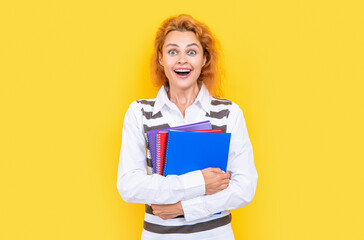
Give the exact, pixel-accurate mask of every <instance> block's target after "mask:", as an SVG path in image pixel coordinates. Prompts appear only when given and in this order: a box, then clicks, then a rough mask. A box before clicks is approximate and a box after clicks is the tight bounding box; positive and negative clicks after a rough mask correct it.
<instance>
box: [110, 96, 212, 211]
mask: <svg viewBox="0 0 364 240" xmlns="http://www.w3.org/2000/svg"><path fill="white" fill-rule="evenodd" d="M141 118H142V113H141V108H140V106H139V104H138V103H137V102H133V103H132V104H130V106H129V109H128V110H127V112H126V114H125V118H124V126H123V133H122V146H121V150H120V159H119V168H118V177H117V188H118V190H119V193H120V195H121V197H122V198H123V199H124V201H126V202H134V203H144V204H152V203H154V204H169V203H176V202H178V201H181V200H184V199H189V198H193V197H197V196H201V195H203V194H204V193H205V183H204V179H203V175H202V173H201V171H194V172H190V173H188V174H184V175H181V176H170V177H163V176H161V175H158V174H153V175H147V166H146V142H145V138H144V132H143V129H142V120H141Z"/></svg>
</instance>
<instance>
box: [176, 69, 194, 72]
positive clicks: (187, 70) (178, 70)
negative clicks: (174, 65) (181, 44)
mask: <svg viewBox="0 0 364 240" xmlns="http://www.w3.org/2000/svg"><path fill="white" fill-rule="evenodd" d="M174 71H175V72H191V70H189V69H176V70H174Z"/></svg>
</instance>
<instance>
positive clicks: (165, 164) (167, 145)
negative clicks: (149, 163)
mask: <svg viewBox="0 0 364 240" xmlns="http://www.w3.org/2000/svg"><path fill="white" fill-rule="evenodd" d="M170 139H171V135H170V134H168V138H167V144H166V155H165V157H164V169H163V176H166V170H167V162H168V149H169V146H170V145H169V140H170Z"/></svg>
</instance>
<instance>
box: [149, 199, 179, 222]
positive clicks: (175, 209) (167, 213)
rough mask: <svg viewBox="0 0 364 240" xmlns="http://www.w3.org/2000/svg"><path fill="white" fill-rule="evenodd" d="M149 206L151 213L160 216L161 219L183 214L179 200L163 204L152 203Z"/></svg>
mask: <svg viewBox="0 0 364 240" xmlns="http://www.w3.org/2000/svg"><path fill="white" fill-rule="evenodd" d="M151 206H152V208H153V214H154V215H156V216H158V217H160V218H162V219H163V220H167V219H170V218H174V217H177V216H179V215H183V214H184V212H183V208H182V204H181V202H178V203H175V204H163V205H159V204H152V205H151Z"/></svg>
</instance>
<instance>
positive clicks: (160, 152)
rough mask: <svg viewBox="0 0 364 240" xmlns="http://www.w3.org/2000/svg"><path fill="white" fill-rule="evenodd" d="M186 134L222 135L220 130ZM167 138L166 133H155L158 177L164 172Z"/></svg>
mask: <svg viewBox="0 0 364 240" xmlns="http://www.w3.org/2000/svg"><path fill="white" fill-rule="evenodd" d="M188 132H209V133H222V130H221V129H207V130H194V131H188ZM167 138H168V131H158V133H157V161H156V166H157V172H156V173H158V174H160V175H163V172H164V160H165V155H166V149H167Z"/></svg>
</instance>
